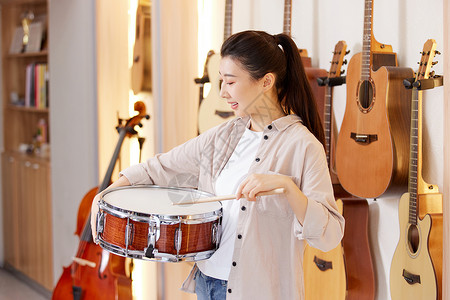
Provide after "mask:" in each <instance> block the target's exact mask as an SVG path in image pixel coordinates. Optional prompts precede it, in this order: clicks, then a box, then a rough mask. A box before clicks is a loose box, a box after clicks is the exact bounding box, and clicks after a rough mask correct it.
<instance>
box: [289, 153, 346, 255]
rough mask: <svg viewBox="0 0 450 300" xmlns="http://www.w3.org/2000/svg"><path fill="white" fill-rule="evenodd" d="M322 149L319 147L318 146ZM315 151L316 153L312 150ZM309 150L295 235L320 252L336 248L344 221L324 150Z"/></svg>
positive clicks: (342, 232) (294, 227) (294, 225)
mask: <svg viewBox="0 0 450 300" xmlns="http://www.w3.org/2000/svg"><path fill="white" fill-rule="evenodd" d="M320 147H321V146H320ZM314 148H315V149H314ZM314 148H313V149H308V151H309V152H310V154H311V153H315V155H307V156H306V157H308V160H309V161H308V162H306V163H305V169H304V173H303V176H302V183H301V187H300V188H301V190H302V192H303V193H304V194H305V196H306V197H307V198H308V205H307V208H306V212H305V219H304V221H303V226H302V224H300V222H299V221H298V220H297V218H295V220H294V224H293V230H294V234H295V235H296V237H297V238H299V239H305V240H306V241H307V242H308V244H310V245H311V246H312V247H314V248H317V249H320V250H322V251H329V250H331V249H333V248H335V247H336V246H337V245H338V244H339V242H340V241H341V239H342V237H343V235H344V225H345V221H344V218H343V216H342V215H341V214H340V213H339V212H338V208H337V205H336V202H335V199H334V194H333V186H332V184H331V179H330V175H329V171H328V167H327V164H326V158H325V153H324V151H323V148H317V147H314Z"/></svg>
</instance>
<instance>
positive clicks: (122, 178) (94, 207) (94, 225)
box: [91, 176, 130, 244]
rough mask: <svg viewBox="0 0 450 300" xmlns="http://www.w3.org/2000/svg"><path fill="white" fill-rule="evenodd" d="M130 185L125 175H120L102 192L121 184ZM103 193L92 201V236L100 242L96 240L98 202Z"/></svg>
mask: <svg viewBox="0 0 450 300" xmlns="http://www.w3.org/2000/svg"><path fill="white" fill-rule="evenodd" d="M127 185H130V181H128V179H127V178H126V177H125V176H120V177H119V179H117V180H116V181H115V182H113V183H112V184H111V185H110V186H108V187H107V188H106V189H105V190H103V191H102V192H105V191H106V190H109V189H111V188H116V187H119V186H127ZM102 192H101V193H98V194H97V195H96V196H95V197H94V200H93V201H92V206H91V230H92V238H93V240H94V243H96V244H98V243H97V241H96V238H97V213H98V210H99V208H98V202H99V201H100V197H101V194H102Z"/></svg>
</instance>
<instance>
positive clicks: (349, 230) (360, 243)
mask: <svg viewBox="0 0 450 300" xmlns="http://www.w3.org/2000/svg"><path fill="white" fill-rule="evenodd" d="M346 48H347V44H346V43H345V42H344V41H339V42H338V43H337V44H336V46H335V48H334V51H333V58H332V61H331V68H330V71H329V72H328V77H323V78H319V79H318V80H317V81H318V82H320V85H325V86H326V89H325V107H324V130H325V149H326V155H327V162H328V166H329V168H330V175H331V178H332V182H333V190H334V197H335V198H336V199H338V200H337V206H338V209H339V212H340V213H341V214H343V215H344V218H345V220H346V226H345V232H344V237H343V239H342V242H341V243H340V244H339V245H338V246H337V247H336V248H335V249H333V250H331V251H329V252H322V251H320V250H318V249H315V248H313V247H311V246H309V245H307V246H306V248H305V253H304V256H303V270H304V282H305V299H307V300H315V299H330V300H334V299H336V300H338V299H342V300H343V299H348V300H352V299H355V300H365V299H367V300H373V299H374V295H375V283H374V272H373V265H372V258H371V254H370V247H369V242H368V232H367V225H368V216H369V212H368V211H369V210H368V204H367V201H366V200H365V199H359V198H354V197H353V198H350V197H352V196H351V195H349V194H348V193H346V192H345V191H344V190H343V189H342V187H341V186H340V184H339V179H338V178H337V176H336V174H335V172H334V170H333V156H334V155H333V154H334V139H335V137H336V133H335V130H334V129H335V126H334V118H333V109H332V88H333V86H336V85H341V84H343V83H344V82H345V77H342V76H341V74H342V73H343V71H341V67H342V65H343V64H344V63H345V61H344V56H345V55H346V54H347V52H346ZM324 282H327V284H326V285H324V284H323V283H324Z"/></svg>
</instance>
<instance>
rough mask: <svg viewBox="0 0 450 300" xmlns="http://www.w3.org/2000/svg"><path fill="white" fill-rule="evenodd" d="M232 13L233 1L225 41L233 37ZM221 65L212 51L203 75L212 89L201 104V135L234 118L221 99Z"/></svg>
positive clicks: (227, 4) (229, 3)
mask: <svg viewBox="0 0 450 300" xmlns="http://www.w3.org/2000/svg"><path fill="white" fill-rule="evenodd" d="M232 12H233V1H232V0H226V1H225V25H224V41H225V40H226V39H227V38H228V37H229V36H230V35H231V24H232ZM219 64H220V54H218V53H214V51H210V52H209V53H208V58H207V60H206V63H205V70H206V74H203V77H204V78H206V77H207V78H208V81H209V82H210V83H211V89H210V91H209V93H208V95H207V96H206V98H205V99H203V100H202V101H201V102H200V107H199V112H198V132H199V133H203V132H205V131H206V130H208V129H210V128H212V127H214V126H217V125H219V124H221V123H223V122H226V121H229V120H231V119H233V118H234V112H233V110H232V109H231V108H230V106H229V105H228V104H227V102H226V101H225V100H224V99H223V98H222V97H220V84H221V80H220V76H219ZM202 91H203V89H202ZM201 94H202V93H201ZM201 96H202V95H201Z"/></svg>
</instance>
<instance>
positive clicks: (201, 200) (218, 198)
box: [172, 188, 284, 205]
mask: <svg viewBox="0 0 450 300" xmlns="http://www.w3.org/2000/svg"><path fill="white" fill-rule="evenodd" d="M277 194H284V188H279V189H274V190H271V191H267V192H260V193H258V194H256V197H259V196H270V195H277ZM235 199H236V195H226V196H214V197H208V198H198V199H193V200H191V201H186V202H174V203H172V204H173V205H185V204H197V203H206V202H216V201H225V200H235Z"/></svg>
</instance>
